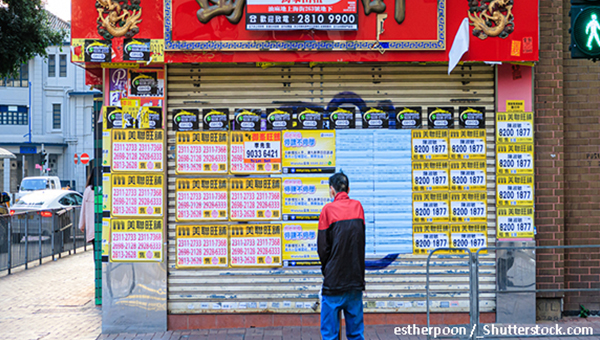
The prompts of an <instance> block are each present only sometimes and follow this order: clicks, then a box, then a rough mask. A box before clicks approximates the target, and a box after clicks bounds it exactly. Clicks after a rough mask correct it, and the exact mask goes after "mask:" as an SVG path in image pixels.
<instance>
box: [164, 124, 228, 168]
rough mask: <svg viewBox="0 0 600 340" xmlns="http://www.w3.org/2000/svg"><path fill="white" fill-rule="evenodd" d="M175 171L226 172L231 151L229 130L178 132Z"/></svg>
mask: <svg viewBox="0 0 600 340" xmlns="http://www.w3.org/2000/svg"><path fill="white" fill-rule="evenodd" d="M175 140H176V143H177V145H176V147H175V148H176V150H175V157H176V160H175V172H176V173H178V174H226V173H227V171H228V170H227V163H228V161H227V157H228V153H229V146H228V145H229V144H228V132H227V131H207V132H177V135H176V137H175Z"/></svg>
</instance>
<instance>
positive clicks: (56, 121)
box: [52, 104, 60, 130]
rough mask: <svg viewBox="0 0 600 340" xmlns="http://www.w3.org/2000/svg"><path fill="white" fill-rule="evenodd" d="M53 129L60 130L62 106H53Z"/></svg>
mask: <svg viewBox="0 0 600 340" xmlns="http://www.w3.org/2000/svg"><path fill="white" fill-rule="evenodd" d="M52 128H53V129H55V130H60V104H52Z"/></svg>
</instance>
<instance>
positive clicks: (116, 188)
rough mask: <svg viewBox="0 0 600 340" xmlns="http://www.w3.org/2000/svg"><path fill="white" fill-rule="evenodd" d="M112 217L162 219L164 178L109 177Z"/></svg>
mask: <svg viewBox="0 0 600 340" xmlns="http://www.w3.org/2000/svg"><path fill="white" fill-rule="evenodd" d="M111 183H112V188H111V189H112V190H111V193H112V202H111V203H112V205H111V215H112V216H113V217H115V216H118V217H162V216H163V206H164V191H163V188H164V176H163V175H162V174H160V175H155V174H152V175H150V174H149V175H115V174H113V175H111Z"/></svg>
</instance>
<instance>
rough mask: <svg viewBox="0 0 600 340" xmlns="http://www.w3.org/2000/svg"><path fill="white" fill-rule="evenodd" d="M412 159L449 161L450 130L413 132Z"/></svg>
mask: <svg viewBox="0 0 600 340" xmlns="http://www.w3.org/2000/svg"><path fill="white" fill-rule="evenodd" d="M411 133H412V135H411V136H412V152H411V154H412V159H413V160H417V161H419V160H438V159H448V130H412V131H411Z"/></svg>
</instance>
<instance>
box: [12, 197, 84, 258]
mask: <svg viewBox="0 0 600 340" xmlns="http://www.w3.org/2000/svg"><path fill="white" fill-rule="evenodd" d="M82 202H83V196H82V195H81V194H80V193H78V192H76V191H71V190H62V189H55V190H42V191H36V192H33V193H31V194H29V195H25V196H23V197H21V199H20V200H19V201H18V202H17V203H15V204H14V205H13V206H11V207H10V209H9V211H10V216H12V218H11V226H12V228H11V238H12V243H13V244H16V243H23V242H25V239H28V240H29V241H36V240H39V238H40V237H41V241H42V242H44V243H47V242H50V240H51V237H52V233H55V232H57V231H59V230H62V229H63V228H65V227H68V226H70V225H72V223H73V222H76V221H77V218H78V217H79V216H74V215H72V213H71V212H69V211H67V210H66V208H75V207H79V206H81V203H82ZM28 212H29V214H27V213H28ZM32 212H35V213H32ZM77 213H78V212H77ZM62 237H63V238H64V240H60V239H55V242H56V244H55V247H56V249H60V247H61V244H63V243H64V242H67V240H69V239H70V238H71V232H70V231H69V230H68V229H67V230H65V232H64V233H63V234H62Z"/></svg>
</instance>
